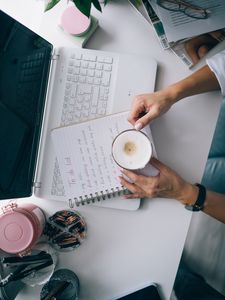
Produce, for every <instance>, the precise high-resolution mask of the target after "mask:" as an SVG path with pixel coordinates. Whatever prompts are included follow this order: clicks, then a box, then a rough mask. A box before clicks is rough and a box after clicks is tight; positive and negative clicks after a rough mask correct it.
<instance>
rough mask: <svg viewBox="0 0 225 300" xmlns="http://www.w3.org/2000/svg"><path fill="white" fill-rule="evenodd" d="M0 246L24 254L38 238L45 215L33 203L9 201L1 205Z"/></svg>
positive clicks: (14, 252) (8, 251)
mask: <svg viewBox="0 0 225 300" xmlns="http://www.w3.org/2000/svg"><path fill="white" fill-rule="evenodd" d="M0 224H1V226H0V248H1V249H2V250H3V251H5V252H7V253H13V254H19V255H25V254H27V253H29V252H30V250H31V249H32V247H33V246H34V244H35V243H36V242H37V241H38V239H39V238H40V236H41V234H42V232H43V229H44V225H45V215H44V213H43V212H42V210H41V209H40V208H39V207H38V206H36V205H34V204H17V203H10V204H8V205H6V206H4V207H1V212H0Z"/></svg>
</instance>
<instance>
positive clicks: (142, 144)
mask: <svg viewBox="0 0 225 300" xmlns="http://www.w3.org/2000/svg"><path fill="white" fill-rule="evenodd" d="M152 152H153V149H152V143H151V141H150V140H149V138H148V137H147V135H146V134H145V133H143V132H142V131H137V130H135V129H128V130H125V131H122V132H121V133H119V134H118V135H117V136H116V137H115V139H114V141H113V143H112V156H113V159H114V161H115V162H116V163H117V165H118V166H120V167H121V168H124V169H127V170H141V169H144V167H145V166H146V165H147V164H148V162H149V161H150V159H151V157H152Z"/></svg>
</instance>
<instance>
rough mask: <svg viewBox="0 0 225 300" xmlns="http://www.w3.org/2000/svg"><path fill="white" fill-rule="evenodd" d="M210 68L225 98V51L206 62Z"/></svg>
mask: <svg viewBox="0 0 225 300" xmlns="http://www.w3.org/2000/svg"><path fill="white" fill-rule="evenodd" d="M206 62H207V64H208V66H209V67H210V69H211V70H212V71H213V73H214V74H215V75H216V78H217V80H218V82H219V84H220V87H221V92H222V95H223V96H225V50H224V51H221V52H220V53H218V54H216V55H214V56H212V57H210V58H209V59H207V60H206Z"/></svg>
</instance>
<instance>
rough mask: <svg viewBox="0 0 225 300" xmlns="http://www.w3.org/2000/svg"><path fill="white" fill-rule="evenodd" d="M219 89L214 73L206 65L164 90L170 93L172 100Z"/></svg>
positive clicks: (175, 100)
mask: <svg viewBox="0 0 225 300" xmlns="http://www.w3.org/2000/svg"><path fill="white" fill-rule="evenodd" d="M218 89H220V85H219V83H218V81H217V78H216V76H215V74H214V73H213V72H212V71H211V70H210V68H209V67H208V66H207V65H206V66H204V67H203V68H201V69H199V70H198V71H196V72H194V73H193V74H191V75H190V76H188V77H186V78H184V79H182V80H180V81H178V82H177V83H175V84H173V85H170V86H169V87H168V88H167V89H166V90H165V91H167V92H168V93H170V95H171V97H170V98H171V99H172V101H173V102H177V101H179V100H181V99H182V98H185V97H189V96H193V95H197V94H201V93H206V92H209V91H213V90H218Z"/></svg>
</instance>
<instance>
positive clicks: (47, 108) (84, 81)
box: [0, 11, 157, 210]
mask: <svg viewBox="0 0 225 300" xmlns="http://www.w3.org/2000/svg"><path fill="white" fill-rule="evenodd" d="M0 28H1V29H0V139H1V145H0V170H1V172H0V199H11V198H22V197H29V196H31V195H32V194H34V195H35V196H37V197H41V198H44V199H50V200H59V201H66V200H67V197H66V195H65V190H64V185H63V182H62V177H61V173H60V169H59V165H58V161H57V157H56V155H55V151H54V147H53V144H52V140H51V138H50V132H51V130H52V129H53V128H55V127H59V126H66V125H70V124H74V123H77V122H82V121H85V120H88V119H94V118H97V117H102V116H104V115H106V114H112V113H116V112H120V111H124V110H129V109H130V106H131V102H132V100H133V97H134V96H135V95H137V94H141V93H145V92H148V91H153V90H154V85H155V78H156V69H157V63H156V61H155V60H154V59H152V58H151V57H146V56H136V55H135V56H132V55H122V54H117V53H110V52H103V51H96V50H88V49H76V48H67V47H62V48H57V49H53V46H52V44H51V43H49V42H48V41H47V40H45V39H43V38H42V37H41V36H39V35H38V34H36V33H34V32H32V31H31V30H30V29H29V28H27V27H25V26H24V25H22V24H20V23H19V22H18V21H16V20H15V19H13V18H12V17H10V16H9V15H7V14H6V13H4V12H3V11H0ZM78 167H79V162H78ZM99 205H102V206H108V207H112V208H121V209H127V210H135V209H137V208H138V207H139V205H140V199H137V200H136V199H135V200H128V201H124V200H122V199H119V198H116V199H115V200H107V201H104V203H100V204H99Z"/></svg>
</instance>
